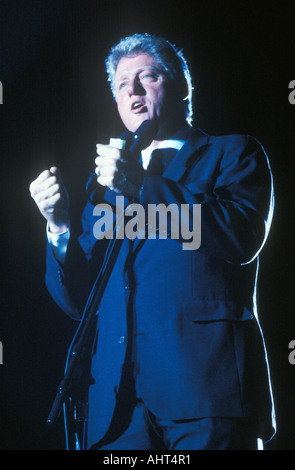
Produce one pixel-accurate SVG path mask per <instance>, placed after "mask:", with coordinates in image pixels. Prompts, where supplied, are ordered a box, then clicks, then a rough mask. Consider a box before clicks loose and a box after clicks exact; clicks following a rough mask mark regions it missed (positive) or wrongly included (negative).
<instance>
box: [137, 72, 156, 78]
mask: <svg viewBox="0 0 295 470" xmlns="http://www.w3.org/2000/svg"><path fill="white" fill-rule="evenodd" d="M156 78H157V77H156V75H155V74H154V73H151V72H147V73H144V74H142V75H141V77H140V79H141V80H156Z"/></svg>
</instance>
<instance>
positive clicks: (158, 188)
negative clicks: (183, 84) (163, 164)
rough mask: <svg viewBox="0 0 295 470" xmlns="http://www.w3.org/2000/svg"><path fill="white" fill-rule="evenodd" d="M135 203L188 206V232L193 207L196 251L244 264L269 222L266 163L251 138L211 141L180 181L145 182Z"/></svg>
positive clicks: (270, 200)
mask: <svg viewBox="0 0 295 470" xmlns="http://www.w3.org/2000/svg"><path fill="white" fill-rule="evenodd" d="M140 203H141V204H142V205H143V206H145V207H147V206H148V205H149V204H160V203H164V204H165V205H169V204H177V205H178V206H179V207H181V206H180V205H181V204H187V205H188V207H189V208H190V218H189V223H190V226H191V229H192V225H193V223H194V220H193V205H194V204H201V244H200V247H199V251H200V252H201V253H204V254H207V255H210V256H215V257H218V258H222V259H224V260H225V261H227V262H230V263H239V264H245V263H248V262H250V261H251V260H252V259H253V258H254V257H255V256H256V255H257V254H258V253H259V251H260V249H261V248H262V246H263V244H264V242H265V239H266V237H267V234H268V230H269V226H270V223H271V219H272V212H273V185H272V175H271V170H270V167H269V162H268V158H267V156H266V154H265V152H264V150H263V148H262V146H261V145H260V144H259V142H258V141H257V140H256V139H254V138H252V137H249V136H240V135H235V136H228V137H227V138H224V137H223V138H222V137H211V139H210V144H209V146H208V148H207V150H206V152H205V153H204V155H202V157H201V159H196V161H195V163H191V164H190V167H189V168H188V170H187V172H186V173H185V175H184V177H183V179H182V180H181V181H173V180H172V179H169V178H166V177H164V176H151V177H146V178H145V181H144V185H143V189H142V194H141V200H140ZM180 235H181V233H180ZM180 241H182V242H183V241H184V240H182V239H181V237H180Z"/></svg>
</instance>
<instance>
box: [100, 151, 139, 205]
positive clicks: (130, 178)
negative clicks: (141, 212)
mask: <svg viewBox="0 0 295 470" xmlns="http://www.w3.org/2000/svg"><path fill="white" fill-rule="evenodd" d="M96 151H97V154H98V155H99V156H98V157H97V158H96V159H95V164H96V166H97V167H96V169H95V173H96V174H97V181H98V183H99V184H101V185H102V186H108V187H109V188H110V189H112V190H113V191H115V192H117V193H122V194H124V195H125V196H132V197H134V198H139V193H140V189H141V187H142V184H143V179H144V174H145V170H144V169H143V168H142V166H141V164H140V163H139V162H138V161H137V160H135V159H134V158H133V157H132V156H131V155H128V151H126V150H121V149H117V148H116V147H113V146H111V145H102V144H97V146H96Z"/></svg>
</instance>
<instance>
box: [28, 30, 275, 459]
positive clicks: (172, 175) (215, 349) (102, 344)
mask: <svg viewBox="0 0 295 470" xmlns="http://www.w3.org/2000/svg"><path fill="white" fill-rule="evenodd" d="M106 65H107V72H108V74H109V81H110V84H111V89H112V92H113V94H114V98H115V100H116V103H117V107H118V112H119V115H120V117H121V119H122V122H123V123H124V125H125V127H126V128H127V129H128V131H130V132H131V133H132V134H131V136H132V135H133V133H136V131H137V129H138V128H139V127H140V125H141V124H142V123H143V122H145V121H147V120H148V121H149V122H151V123H152V124H153V125H155V129H156V130H155V131H154V132H155V135H154V136H153V137H152V142H151V143H148V144H146V148H143V149H142V152H139V155H137V157H138V158H135V155H134V152H131V150H130V148H129V150H128V148H127V149H123V150H122V149H120V148H117V145H113V144H111V145H102V144H99V145H97V153H98V156H97V158H96V160H95V163H96V177H97V182H95V185H96V186H95V187H94V190H92V192H91V201H88V202H87V204H86V207H85V210H84V213H83V218H82V220H83V233H82V234H81V235H79V236H76V234H75V233H74V232H73V230H72V227H71V226H70V219H69V210H68V206H69V201H68V199H69V198H68V195H67V192H66V189H65V188H64V185H63V183H62V179H61V176H60V174H59V171H58V170H57V168H55V167H53V168H50V169H49V170H45V171H44V172H43V173H42V174H41V175H40V176H39V177H38V178H37V179H36V180H35V181H34V182H33V183H32V184H31V187H30V190H31V195H32V197H33V198H34V200H35V201H36V203H37V205H38V207H39V209H40V211H41V213H42V214H43V216H44V217H45V219H46V220H47V234H48V235H47V236H48V240H49V242H48V250H47V273H46V283H47V286H48V289H49V291H50V293H51V295H52V296H53V298H54V299H55V301H56V302H57V304H58V305H59V306H60V307H61V309H62V310H64V311H65V312H66V313H67V314H69V315H70V316H72V317H73V318H77V319H79V318H81V316H82V313H83V310H84V306H85V303H86V300H87V297H88V295H89V292H90V289H91V286H92V283H93V282H94V279H95V277H96V275H97V271H98V261H97V260H98V259H99V256H100V251H101V250H102V246H103V245H102V240H99V239H98V238H101V237H99V236H96V231H95V224H96V223H97V221H98V220H100V219H99V218H98V213H97V212H95V205H96V207H102V206H99V204H98V202H99V194H100V193H101V191H100V192H99V190H98V189H99V188H101V187H106V192H105V196H104V204H105V205H104V206H103V207H105V208H106V210H108V208H113V209H114V213H115V209H116V207H117V206H116V203H117V204H118V196H121V197H122V196H124V198H125V199H124V205H125V207H127V208H128V207H129V208H130V207H132V204H133V203H136V204H137V205H136V207H141V208H143V209H144V213H145V214H148V213H149V212H148V210H149V208H150V207H153V208H155V207H156V208H157V207H159V205H160V204H162V206H161V207H164V208H168V207H172V205H173V207H174V208H175V207H176V208H179V214H180V215H181V216H183V218H184V221H186V223H187V224H188V225H189V227H190V229H191V228H192V227H193V226H194V224H195V222H196V219H198V218H196V212H195V211H194V208H196V207H201V219H198V227H197V228H198V230H199V232H200V233H201V242H200V243H198V244H196V245H194V246H191V247H187V248H186V249H184V246H183V243H184V238H185V237H184V236H183V232H181V231H180V232H178V233H179V237H176V236H172V233H171V232H172V231H171V228H173V227H172V225H173V223H172V221H170V222H169V223H167V229H166V230H164V232H163V233H162V236H160V234H159V233H157V234H156V236H150V237H149V236H148V234H149V232H148V233H145V234H144V235H143V236H137V237H135V238H134V239H132V237H127V236H125V238H124V240H123V241H122V245H121V247H120V250H119V253H118V255H117V258H116V260H115V264H114V267H113V269H112V271H111V274H110V277H109V279H108V282H107V285H106V287H105V289H104V291H103V294H102V298H101V300H100V302H99V305H97V306H95V307H96V308H97V325H96V329H95V332H94V333H95V335H94V338H93V342H92V343H91V348H92V349H91V364H90V370H91V377H92V380H91V383H90V386H89V393H88V401H89V416H88V426H87V428H88V429H87V448H88V449H100V450H103V449H113V450H119V449H133V450H136V449H169V450H172V449H173V450H181V449H190V450H194V449H196V450H199V449H204V450H205V449H207V450H215V449H246V450H247V449H256V448H257V438H261V439H262V440H264V441H266V440H268V439H269V438H271V436H272V434H273V431H274V428H273V426H274V420H273V407H272V397H271V390H270V386H269V375H268V364H267V356H266V353H265V349H264V342H263V337H262V333H261V329H260V326H259V322H258V317H257V311H256V300H255V289H256V279H257V273H258V255H259V252H260V251H261V249H262V247H263V245H264V243H265V240H266V237H267V235H268V231H269V227H270V223H271V217H272V203H273V194H272V176H271V172H270V168H269V163H268V160H267V157H266V155H265V153H264V151H263V149H262V147H261V145H260V144H259V143H258V142H257V141H256V140H255V139H254V138H252V137H250V136H242V135H231V136H216V137H212V136H208V135H206V134H205V133H203V132H201V131H200V130H199V129H193V128H192V127H191V121H192V111H191V110H192V105H191V91H192V88H191V81H190V75H189V71H188V67H187V63H186V61H185V59H184V57H183V55H182V54H181V53H179V52H177V50H176V49H175V47H174V46H172V45H171V44H170V43H169V42H168V41H166V40H164V39H162V38H160V37H156V36H151V35H147V34H146V35H140V34H135V35H133V36H131V37H128V38H125V39H123V40H122V41H121V42H120V43H119V44H118V45H117V46H115V47H114V48H113V49H112V50H111V52H110V55H109V57H108V59H107V61H106ZM126 140H127V142H128V137H127V138H126ZM129 145H130V144H129ZM127 147H128V145H127ZM163 148H166V149H167V148H170V150H171V148H172V150H174V155H172V156H171V155H170V156H167V155H166V157H161V156H160V153H159V149H163ZM153 150H154V152H153V155H152V156H151V154H152V151H153ZM97 183H98V184H97ZM92 189H93V185H92ZM101 202H103V201H101ZM182 208H186V209H187V208H188V209H187V210H186V212H185V213H183V212H182V210H181V209H182ZM126 213H127V209H126ZM101 215H102V213H101V212H100V216H101ZM121 215H122V211H121ZM184 215H185V216H186V217H184ZM117 219H118V217H117ZM145 220H146V219H145ZM117 223H118V220H117ZM126 226H127V225H126ZM147 226H149V221H148V222H147ZM174 228H175V227H174ZM159 229H160V227H158V226H157V227H156V232H157V230H158V232H159ZM186 229H187V231H188V233H192V232H191V231H189V230H188V227H186ZM156 232H154V235H155V233H156ZM108 233H109V232H108ZM109 238H111V237H109ZM111 241H112V240H111ZM111 241H110V242H111Z"/></svg>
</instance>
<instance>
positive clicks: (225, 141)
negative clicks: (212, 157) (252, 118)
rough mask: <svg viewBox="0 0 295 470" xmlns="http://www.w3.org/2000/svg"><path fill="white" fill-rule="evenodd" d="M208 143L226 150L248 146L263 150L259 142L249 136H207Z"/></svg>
mask: <svg viewBox="0 0 295 470" xmlns="http://www.w3.org/2000/svg"><path fill="white" fill-rule="evenodd" d="M208 143H209V144H213V145H216V146H219V147H221V148H227V149H235V148H238V147H239V148H243V147H249V146H250V147H254V148H255V147H256V148H257V149H258V148H263V147H262V144H261V143H260V142H259V140H258V139H257V138H256V137H254V136H252V135H249V134H225V135H210V136H208Z"/></svg>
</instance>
